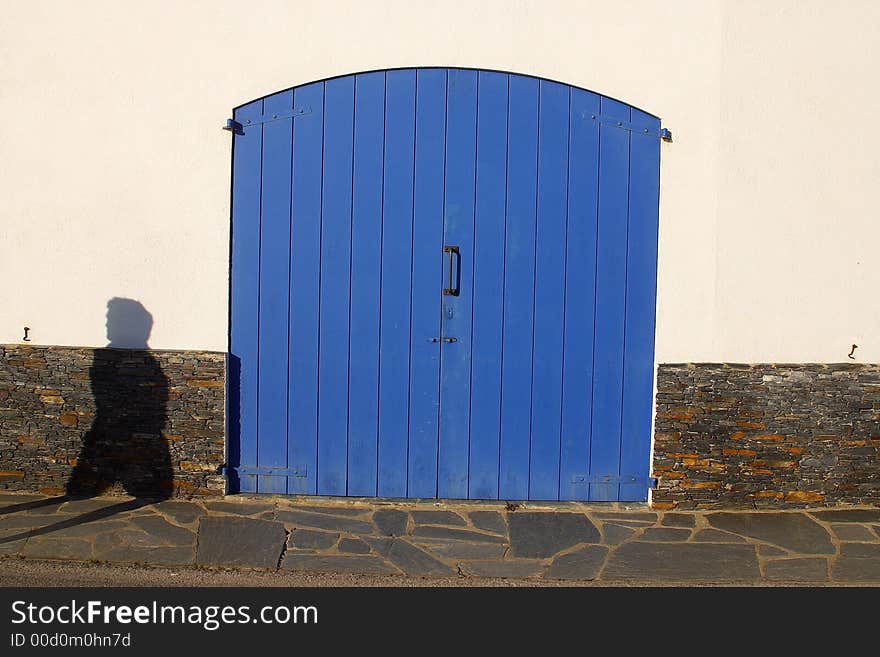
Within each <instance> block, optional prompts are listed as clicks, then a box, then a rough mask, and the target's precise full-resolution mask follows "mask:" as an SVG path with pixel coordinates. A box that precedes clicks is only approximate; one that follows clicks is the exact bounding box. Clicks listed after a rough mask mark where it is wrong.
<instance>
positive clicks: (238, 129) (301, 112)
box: [222, 107, 312, 135]
mask: <svg viewBox="0 0 880 657" xmlns="http://www.w3.org/2000/svg"><path fill="white" fill-rule="evenodd" d="M311 113H312V108H311V107H294V108H293V109H292V110H289V111H287V112H272V113H271V114H263V115H261V116H257V117H254V118H250V119H244V120H243V121H236V120H235V119H226V125H224V126H222V128H223V129H224V130H229V131H231V132H233V133H235V134H236V135H243V134H244V129H245V128H248V127H250V126H255V125H260V124H263V123H271V122H272V121H283V120H285V119H296V118H299V117H301V116H306V115H308V114H311Z"/></svg>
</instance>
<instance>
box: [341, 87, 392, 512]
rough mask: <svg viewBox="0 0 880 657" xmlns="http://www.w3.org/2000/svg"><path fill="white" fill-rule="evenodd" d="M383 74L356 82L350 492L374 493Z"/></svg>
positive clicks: (349, 409) (349, 392) (376, 436)
mask: <svg viewBox="0 0 880 657" xmlns="http://www.w3.org/2000/svg"><path fill="white" fill-rule="evenodd" d="M384 130H385V73H383V72H379V73H365V74H362V75H358V76H356V80H355V126H354V182H353V190H352V219H351V221H352V226H351V243H352V251H351V342H350V344H351V356H350V368H351V372H350V380H349V384H348V395H349V398H348V413H349V423H348V424H349V429H348V430H349V438H348V494H349V495H376V494H377V478H376V477H377V473H376V464H377V457H376V455H377V453H378V452H377V449H378V448H377V446H378V433H377V432H378V422H379V383H378V382H379V289H380V273H381V269H380V264H381V254H382V242H381V236H382V161H383V148H384V141H385V132H384Z"/></svg>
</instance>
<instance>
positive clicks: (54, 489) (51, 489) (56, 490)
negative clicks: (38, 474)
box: [38, 486, 65, 495]
mask: <svg viewBox="0 0 880 657" xmlns="http://www.w3.org/2000/svg"><path fill="white" fill-rule="evenodd" d="M38 490H39V491H40V492H41V493H42V494H43V495H64V493H65V490H64V489H63V488H61V486H44V487H43V488H40V489H38Z"/></svg>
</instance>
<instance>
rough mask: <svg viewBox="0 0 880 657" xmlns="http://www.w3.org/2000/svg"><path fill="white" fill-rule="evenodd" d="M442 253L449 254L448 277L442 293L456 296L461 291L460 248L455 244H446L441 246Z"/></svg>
mask: <svg viewBox="0 0 880 657" xmlns="http://www.w3.org/2000/svg"><path fill="white" fill-rule="evenodd" d="M443 253H447V254H449V278H448V279H447V283H446V287H444V288H443V294H445V295H446V296H453V297H457V296H458V295H459V293H460V292H461V290H460V286H461V250H460V249H459V248H458V247H457V246H448V245H447V246H444V247H443ZM453 284H454V285H453Z"/></svg>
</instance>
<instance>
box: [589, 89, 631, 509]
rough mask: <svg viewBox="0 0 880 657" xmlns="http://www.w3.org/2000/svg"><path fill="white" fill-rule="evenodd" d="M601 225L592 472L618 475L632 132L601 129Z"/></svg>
mask: <svg viewBox="0 0 880 657" xmlns="http://www.w3.org/2000/svg"><path fill="white" fill-rule="evenodd" d="M600 111H601V113H602V114H603V115H604V116H606V117H609V118H615V119H621V120H624V121H629V118H630V110H629V107H628V106H627V105H623V104H622V103H619V102H617V101H614V100H610V99H608V98H604V97H603V98H602V99H601V100H600ZM600 133H601V135H600V145H599V151H600V152H599V226H598V251H597V265H596V266H597V270H596V329H595V331H596V333H595V339H594V348H593V359H594V377H593V418H592V441H591V455H590V471H591V475H593V476H597V475H599V476H601V475H613V476H617V475H618V474H619V468H620V422H621V404H622V395H623V340H624V335H623V331H624V304H625V301H626V242H627V211H628V209H627V204H628V200H629V193H628V177H629V140H630V133H629V132H628V131H626V130H622V129H620V128H617V127H615V126H608V125H603V126H601V127H600ZM618 491H619V486H618V484H617V483H616V482H614V483H596V484H592V485H591V486H590V499H591V500H597V501H605V500H615V499H617V494H618Z"/></svg>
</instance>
